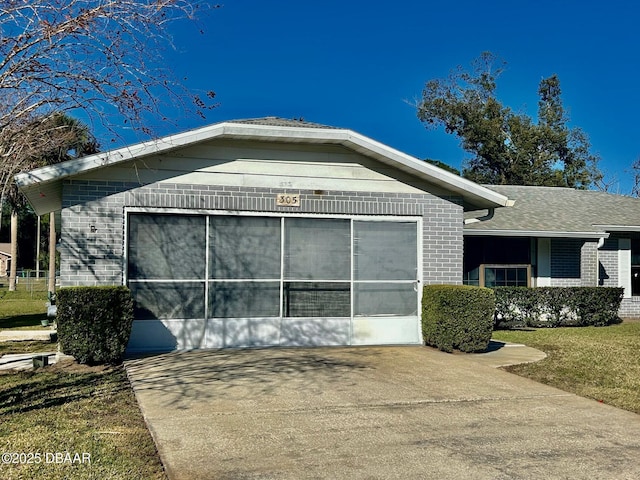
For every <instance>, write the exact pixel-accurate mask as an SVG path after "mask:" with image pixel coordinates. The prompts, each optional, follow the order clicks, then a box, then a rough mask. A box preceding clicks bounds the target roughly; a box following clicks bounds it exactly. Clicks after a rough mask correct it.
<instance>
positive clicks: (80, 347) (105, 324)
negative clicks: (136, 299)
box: [56, 286, 133, 365]
mask: <svg viewBox="0 0 640 480" xmlns="http://www.w3.org/2000/svg"><path fill="white" fill-rule="evenodd" d="M56 300H57V305H58V312H57V317H56V321H57V323H58V340H59V342H60V348H61V350H62V351H63V352H64V353H66V354H68V355H73V357H74V358H75V359H76V360H77V361H78V362H79V363H86V364H90V365H92V364H101V363H108V364H114V363H119V362H121V361H122V358H123V356H124V351H125V349H126V348H127V343H128V342H129V336H130V335H131V325H132V324H133V299H132V297H131V292H130V291H129V289H128V288H127V287H121V286H119V287H70V288H62V289H60V290H59V291H58V296H57V299H56Z"/></svg>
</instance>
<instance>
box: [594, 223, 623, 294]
mask: <svg viewBox="0 0 640 480" xmlns="http://www.w3.org/2000/svg"><path fill="white" fill-rule="evenodd" d="M598 263H599V269H600V286H602V287H617V286H618V238H617V237H614V236H613V235H612V236H611V237H609V238H607V239H606V240H605V241H604V245H603V246H602V248H601V249H600V250H598Z"/></svg>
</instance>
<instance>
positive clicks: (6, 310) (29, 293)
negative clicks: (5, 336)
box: [0, 279, 48, 330]
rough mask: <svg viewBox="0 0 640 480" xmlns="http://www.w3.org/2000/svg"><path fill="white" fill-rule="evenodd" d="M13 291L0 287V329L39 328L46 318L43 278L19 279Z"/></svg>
mask: <svg viewBox="0 0 640 480" xmlns="http://www.w3.org/2000/svg"><path fill="white" fill-rule="evenodd" d="M20 280H21V282H19V283H18V286H17V289H16V291H15V292H10V291H9V290H8V288H7V287H6V286H4V287H2V288H0V330H7V329H15V330H39V329H44V328H48V327H42V326H41V325H40V320H43V319H45V318H47V314H46V311H47V310H46V307H45V303H46V301H47V287H46V284H45V283H44V280H38V281H36V280H33V279H29V281H28V282H27V281H26V280H24V279H20Z"/></svg>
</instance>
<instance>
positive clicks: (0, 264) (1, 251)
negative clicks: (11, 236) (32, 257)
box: [0, 243, 11, 277]
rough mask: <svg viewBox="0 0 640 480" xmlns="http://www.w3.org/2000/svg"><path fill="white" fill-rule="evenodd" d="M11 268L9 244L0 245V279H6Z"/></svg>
mask: <svg viewBox="0 0 640 480" xmlns="http://www.w3.org/2000/svg"><path fill="white" fill-rule="evenodd" d="M10 268H11V244H10V243H0V277H8V276H9V269H10Z"/></svg>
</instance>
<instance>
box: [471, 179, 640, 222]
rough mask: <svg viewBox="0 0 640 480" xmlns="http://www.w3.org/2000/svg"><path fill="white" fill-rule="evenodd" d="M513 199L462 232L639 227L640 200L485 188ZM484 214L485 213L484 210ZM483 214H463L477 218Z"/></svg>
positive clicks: (559, 190) (560, 191)
mask: <svg viewBox="0 0 640 480" xmlns="http://www.w3.org/2000/svg"><path fill="white" fill-rule="evenodd" d="M485 186H486V187H488V188H490V189H491V190H494V191H495V192H498V193H500V194H502V195H505V196H507V197H509V199H512V200H515V204H514V205H513V206H512V207H507V208H498V209H496V210H495V212H494V215H493V217H492V218H491V219H489V220H486V221H480V222H475V223H469V224H467V225H465V231H474V230H477V231H482V230H512V231H542V232H591V233H595V232H602V231H604V230H606V229H604V228H602V225H618V226H628V227H630V228H633V227H636V228H637V227H639V226H640V199H639V198H634V197H627V196H623V195H613V194H610V193H605V192H597V191H592V190H574V189H572V188H559V187H530V186H519V185H485ZM484 213H486V210H485V211H484ZM482 214H483V211H475V212H467V213H465V218H466V219H467V218H477V217H480V216H481V215H482Z"/></svg>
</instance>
